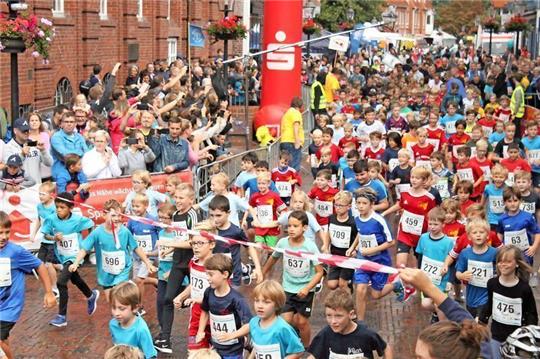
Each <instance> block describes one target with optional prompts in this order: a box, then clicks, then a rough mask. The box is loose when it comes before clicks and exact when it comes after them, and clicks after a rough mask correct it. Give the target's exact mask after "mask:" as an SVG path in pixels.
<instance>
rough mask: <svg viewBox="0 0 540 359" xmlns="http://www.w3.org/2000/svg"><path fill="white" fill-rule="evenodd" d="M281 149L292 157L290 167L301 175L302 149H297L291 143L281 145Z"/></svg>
mask: <svg viewBox="0 0 540 359" xmlns="http://www.w3.org/2000/svg"><path fill="white" fill-rule="evenodd" d="M279 149H280V150H281V151H287V152H289V154H290V155H291V161H290V163H289V166H291V167H292V168H294V169H295V170H296V172H298V173H300V162H301V160H302V147H300V148H295V147H294V143H291V142H281V143H280V144H279Z"/></svg>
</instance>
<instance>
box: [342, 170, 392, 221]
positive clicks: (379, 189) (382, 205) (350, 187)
mask: <svg viewBox="0 0 540 359" xmlns="http://www.w3.org/2000/svg"><path fill="white" fill-rule="evenodd" d="M353 169H354V173H355V175H356V176H355V177H356V179H355V180H354V181H350V182H349V183H347V185H346V186H345V191H347V192H351V193H355V192H356V191H357V190H358V189H360V188H364V187H369V188H372V189H373V190H374V191H375V192H376V193H377V204H376V205H375V208H374V209H375V211H377V212H380V211H384V210H385V209H387V208H388V193H387V192H386V187H385V186H384V184H383V183H382V182H381V181H378V180H372V179H371V177H370V176H369V168H368V162H367V160H365V159H364V160H359V161H357V162H356V163H355V164H354V166H353Z"/></svg>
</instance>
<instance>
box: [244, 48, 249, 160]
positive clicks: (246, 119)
mask: <svg viewBox="0 0 540 359" xmlns="http://www.w3.org/2000/svg"><path fill="white" fill-rule="evenodd" d="M248 65H249V57H248V56H245V57H244V126H246V137H245V138H244V141H245V144H246V151H247V150H249V128H250V127H251V126H250V125H249V77H248V76H249V75H250V73H249V71H248Z"/></svg>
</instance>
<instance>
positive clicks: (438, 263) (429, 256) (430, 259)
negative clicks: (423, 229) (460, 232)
mask: <svg viewBox="0 0 540 359" xmlns="http://www.w3.org/2000/svg"><path fill="white" fill-rule="evenodd" d="M453 247H454V240H453V239H452V238H450V237H448V236H446V235H444V236H443V237H442V238H438V239H433V238H431V236H430V234H429V232H428V233H424V234H422V235H421V236H420V239H419V240H418V245H417V246H416V253H418V254H421V255H422V262H421V266H420V269H421V270H422V271H423V272H424V273H426V274H427V276H428V277H429V279H431V282H432V283H433V284H435V285H436V286H437V287H438V288H439V289H440V290H442V291H443V292H444V291H446V283H447V282H448V273H446V274H445V275H444V276H441V269H442V267H443V264H444V260H445V259H446V256H447V255H448V253H450V251H451V250H452V248H453Z"/></svg>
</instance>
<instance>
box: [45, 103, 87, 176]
mask: <svg viewBox="0 0 540 359" xmlns="http://www.w3.org/2000/svg"><path fill="white" fill-rule="evenodd" d="M75 126H76V125H75V114H74V113H73V112H71V111H68V112H66V113H64V114H63V115H62V120H61V127H62V129H61V130H59V131H57V132H56V133H55V134H54V135H53V136H52V137H51V154H52V157H53V160H54V164H53V167H52V173H53V178H54V179H55V180H56V177H57V175H58V173H59V171H60V170H66V167H65V164H64V157H65V156H66V155H68V154H70V153H74V154H76V155H78V156H80V157H82V156H83V155H84V154H85V153H86V152H87V151H88V146H87V145H86V140H85V139H84V137H83V136H82V135H81V134H80V133H77V132H76V131H75Z"/></svg>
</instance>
